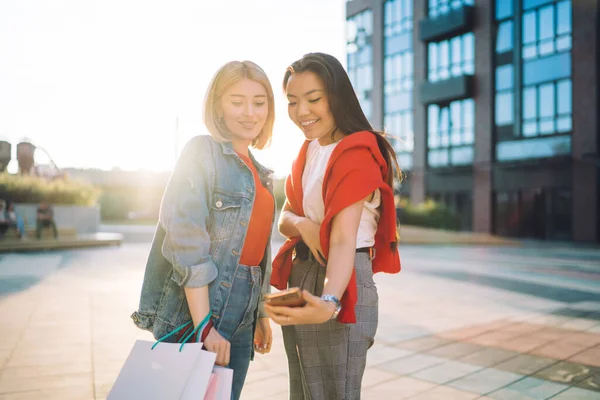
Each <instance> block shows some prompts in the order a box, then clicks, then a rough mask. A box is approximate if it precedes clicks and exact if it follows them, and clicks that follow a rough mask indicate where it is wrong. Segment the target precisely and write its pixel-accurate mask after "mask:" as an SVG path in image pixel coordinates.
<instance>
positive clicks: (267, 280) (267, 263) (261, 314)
mask: <svg viewBox="0 0 600 400" xmlns="http://www.w3.org/2000/svg"><path fill="white" fill-rule="evenodd" d="M261 267H262V268H264V269H265V274H264V276H263V281H262V288H261V291H260V299H259V300H258V318H269V316H268V315H267V313H266V312H265V294H267V293H271V268H272V265H271V239H269V244H268V245H267V250H266V252H265V258H264V260H263V265H262V266H261Z"/></svg>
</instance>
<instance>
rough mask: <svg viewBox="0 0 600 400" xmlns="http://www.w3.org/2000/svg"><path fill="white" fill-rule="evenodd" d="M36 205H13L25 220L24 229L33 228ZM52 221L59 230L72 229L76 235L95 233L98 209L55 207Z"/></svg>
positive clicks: (98, 215)
mask: <svg viewBox="0 0 600 400" xmlns="http://www.w3.org/2000/svg"><path fill="white" fill-rule="evenodd" d="M37 207H38V205H37V204H15V210H16V211H17V214H18V215H20V216H21V217H22V218H24V220H25V227H26V228H35V218H36V212H37ZM53 208H54V221H55V222H56V226H57V227H59V228H61V227H62V228H74V229H75V230H77V233H95V232H97V231H98V227H99V226H100V208H99V207H84V206H66V205H55V206H53Z"/></svg>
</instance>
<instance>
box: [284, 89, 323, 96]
mask: <svg viewBox="0 0 600 400" xmlns="http://www.w3.org/2000/svg"><path fill="white" fill-rule="evenodd" d="M315 92H323V90H321V89H313V90H309V91H308V92H306V93H304V96H308V95H309V94H313V93H315ZM287 97H297V96H295V95H293V94H288V95H287Z"/></svg>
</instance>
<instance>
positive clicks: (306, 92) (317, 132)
mask: <svg viewBox="0 0 600 400" xmlns="http://www.w3.org/2000/svg"><path fill="white" fill-rule="evenodd" d="M285 92H286V95H287V98H288V102H289V104H288V114H289V116H290V118H291V120H292V121H293V122H294V123H295V124H296V125H297V126H298V127H299V128H300V129H302V132H304V136H305V137H306V138H307V139H309V140H315V139H317V140H319V143H320V144H321V145H327V144H329V143H332V142H333V141H335V140H334V139H333V138H332V133H334V132H335V131H336V124H335V120H334V119H333V114H332V113H331V109H330V107H329V99H328V97H327V91H326V89H325V85H323V82H322V81H321V79H320V78H319V77H318V76H317V75H316V74H315V73H314V72H309V71H307V72H301V73H296V74H292V75H291V76H290V78H289V80H288V81H287V85H286V88H285Z"/></svg>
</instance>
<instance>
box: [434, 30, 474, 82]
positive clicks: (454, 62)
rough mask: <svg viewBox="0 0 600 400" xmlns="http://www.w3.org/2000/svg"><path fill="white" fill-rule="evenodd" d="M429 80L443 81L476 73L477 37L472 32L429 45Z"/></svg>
mask: <svg viewBox="0 0 600 400" xmlns="http://www.w3.org/2000/svg"><path fill="white" fill-rule="evenodd" d="M427 66H428V68H427V72H428V75H427V79H428V80H429V81H430V82H437V81H443V80H445V79H449V78H452V77H455V76H462V75H472V74H473V73H474V71H475V35H473V33H472V32H469V33H465V34H464V35H461V36H455V37H453V38H451V39H448V40H443V41H441V42H431V43H429V44H428V45H427Z"/></svg>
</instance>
